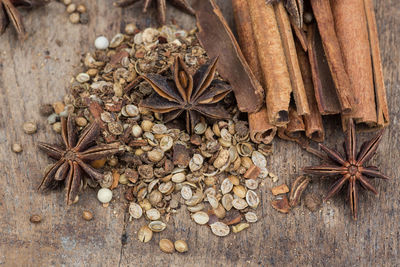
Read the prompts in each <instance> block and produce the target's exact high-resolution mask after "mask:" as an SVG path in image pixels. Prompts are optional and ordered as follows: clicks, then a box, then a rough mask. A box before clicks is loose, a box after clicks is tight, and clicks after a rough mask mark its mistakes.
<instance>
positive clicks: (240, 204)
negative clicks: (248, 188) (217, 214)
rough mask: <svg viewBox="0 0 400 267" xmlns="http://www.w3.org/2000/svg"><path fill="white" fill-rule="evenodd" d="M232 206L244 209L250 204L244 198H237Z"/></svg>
mask: <svg viewBox="0 0 400 267" xmlns="http://www.w3.org/2000/svg"><path fill="white" fill-rule="evenodd" d="M232 206H233V207H234V208H235V209H237V210H242V209H245V208H247V206H248V204H247V202H246V200H244V199H243V198H235V199H234V200H233V201H232Z"/></svg>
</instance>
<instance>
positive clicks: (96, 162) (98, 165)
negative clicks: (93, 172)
mask: <svg viewBox="0 0 400 267" xmlns="http://www.w3.org/2000/svg"><path fill="white" fill-rule="evenodd" d="M106 162H107V159H106V158H103V159H96V160H93V161H92V162H91V163H90V165H92V167H93V168H96V169H100V168H102V167H103V166H104V164H106Z"/></svg>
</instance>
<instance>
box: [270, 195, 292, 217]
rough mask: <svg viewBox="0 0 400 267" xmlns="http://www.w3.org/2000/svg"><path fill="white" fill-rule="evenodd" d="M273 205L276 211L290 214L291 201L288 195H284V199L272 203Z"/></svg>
mask: <svg viewBox="0 0 400 267" xmlns="http://www.w3.org/2000/svg"><path fill="white" fill-rule="evenodd" d="M271 205H272V207H273V208H274V209H276V210H277V211H279V212H282V213H288V212H289V211H290V206H289V201H288V199H287V197H286V195H283V196H282V197H280V198H278V199H276V200H273V201H272V202H271Z"/></svg>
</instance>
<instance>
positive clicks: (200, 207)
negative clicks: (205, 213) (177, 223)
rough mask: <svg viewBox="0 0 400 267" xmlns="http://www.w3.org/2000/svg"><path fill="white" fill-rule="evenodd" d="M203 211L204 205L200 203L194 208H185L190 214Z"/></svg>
mask: <svg viewBox="0 0 400 267" xmlns="http://www.w3.org/2000/svg"><path fill="white" fill-rule="evenodd" d="M203 209H204V204H203V203H200V204H197V205H196V206H192V207H187V210H188V211H190V212H198V211H201V210H203Z"/></svg>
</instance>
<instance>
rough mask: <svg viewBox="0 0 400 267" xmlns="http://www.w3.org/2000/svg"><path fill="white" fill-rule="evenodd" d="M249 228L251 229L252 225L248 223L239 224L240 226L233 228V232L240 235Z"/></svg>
mask: <svg viewBox="0 0 400 267" xmlns="http://www.w3.org/2000/svg"><path fill="white" fill-rule="evenodd" d="M249 227H250V224H248V223H239V224H236V225H233V226H232V232H234V233H239V232H240V231H243V230H244V229H246V228H249Z"/></svg>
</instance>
